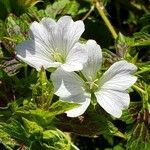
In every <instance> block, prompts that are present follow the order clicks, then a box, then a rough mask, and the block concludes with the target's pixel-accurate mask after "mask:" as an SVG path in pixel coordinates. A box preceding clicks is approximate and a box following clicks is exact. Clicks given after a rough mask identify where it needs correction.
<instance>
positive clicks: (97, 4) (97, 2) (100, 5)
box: [93, 0, 117, 39]
mask: <svg viewBox="0 0 150 150" xmlns="http://www.w3.org/2000/svg"><path fill="white" fill-rule="evenodd" d="M93 2H94V4H95V7H96V8H97V10H98V12H99V14H100V16H101V17H102V19H103V21H104V22H105V24H106V26H107V27H108V29H109V31H110V32H111V34H112V36H113V38H114V39H116V38H117V33H116V31H115V29H114V27H113V26H112V25H111V23H110V21H109V19H108V17H107V16H106V14H105V9H104V6H103V3H102V2H101V1H100V0H93Z"/></svg>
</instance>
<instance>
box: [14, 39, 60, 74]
mask: <svg viewBox="0 0 150 150" xmlns="http://www.w3.org/2000/svg"><path fill="white" fill-rule="evenodd" d="M16 54H17V57H18V58H19V59H21V60H22V61H24V62H26V63H27V64H29V65H30V66H32V67H34V68H36V69H37V70H38V71H39V70H40V69H41V67H42V66H43V67H44V68H45V69H47V68H49V67H58V66H60V64H61V63H59V62H53V61H52V60H51V55H50V53H49V52H48V51H47V50H46V49H45V47H43V45H41V44H40V43H38V42H36V41H33V40H28V41H25V42H23V43H21V44H19V45H18V46H17V47H16Z"/></svg>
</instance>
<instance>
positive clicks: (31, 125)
mask: <svg viewBox="0 0 150 150" xmlns="http://www.w3.org/2000/svg"><path fill="white" fill-rule="evenodd" d="M22 120H23V124H24V128H25V130H26V131H27V132H28V133H29V134H30V135H32V136H33V135H41V134H42V132H43V128H42V127H41V126H39V125H38V124H37V123H36V122H33V121H30V120H28V119H25V118H22Z"/></svg>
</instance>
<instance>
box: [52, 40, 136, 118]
mask: <svg viewBox="0 0 150 150" xmlns="http://www.w3.org/2000/svg"><path fill="white" fill-rule="evenodd" d="M86 49H87V51H88V61H87V62H86V64H85V65H84V68H83V70H82V74H83V75H84V77H85V78H86V79H84V80H83V79H82V78H81V77H80V76H78V74H76V73H75V72H71V73H68V72H65V71H63V70H62V69H58V70H57V71H56V72H54V73H53V74H52V76H51V79H52V81H53V84H54V87H55V94H56V95H57V96H59V97H60V98H61V99H62V100H67V101H72V102H74V103H79V104H81V106H79V107H78V108H75V109H72V110H69V111H67V112H66V113H67V115H68V116H69V117H77V116H79V115H82V114H83V113H84V112H85V110H86V109H87V107H88V106H89V104H90V100H91V95H92V94H95V97H96V99H97V102H98V104H99V105H100V106H101V107H102V108H103V109H104V110H105V111H106V112H107V113H109V114H111V115H112V116H114V117H117V118H119V117H120V116H121V114H122V110H123V109H126V108H127V107H128V106H129V102H130V97H129V94H128V93H127V91H126V90H127V89H128V88H129V87H130V86H132V85H133V84H134V83H135V82H136V80H137V77H135V76H133V75H132V74H133V73H134V72H135V71H136V70H137V68H136V66H135V65H133V64H131V63H128V62H127V61H125V60H122V61H119V62H116V63H114V64H113V65H112V66H111V67H110V68H109V69H108V70H107V71H106V72H105V73H104V74H103V75H102V76H101V77H100V78H97V74H98V71H99V69H100V66H101V63H102V52H101V48H100V46H99V45H97V43H96V42H95V41H93V40H89V41H88V42H87V44H86Z"/></svg>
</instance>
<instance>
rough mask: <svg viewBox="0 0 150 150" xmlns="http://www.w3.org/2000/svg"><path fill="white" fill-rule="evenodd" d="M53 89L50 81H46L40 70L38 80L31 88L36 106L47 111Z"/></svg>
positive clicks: (44, 74)
mask: <svg viewBox="0 0 150 150" xmlns="http://www.w3.org/2000/svg"><path fill="white" fill-rule="evenodd" d="M53 94H54V88H53V85H52V83H51V82H50V81H48V80H47V77H46V72H45V70H44V69H41V71H40V72H39V79H38V81H37V83H36V84H35V85H34V86H33V88H32V97H33V100H34V101H35V102H36V104H37V106H38V107H39V108H42V109H46V110H48V109H49V106H50V104H51V100H52V98H53Z"/></svg>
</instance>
